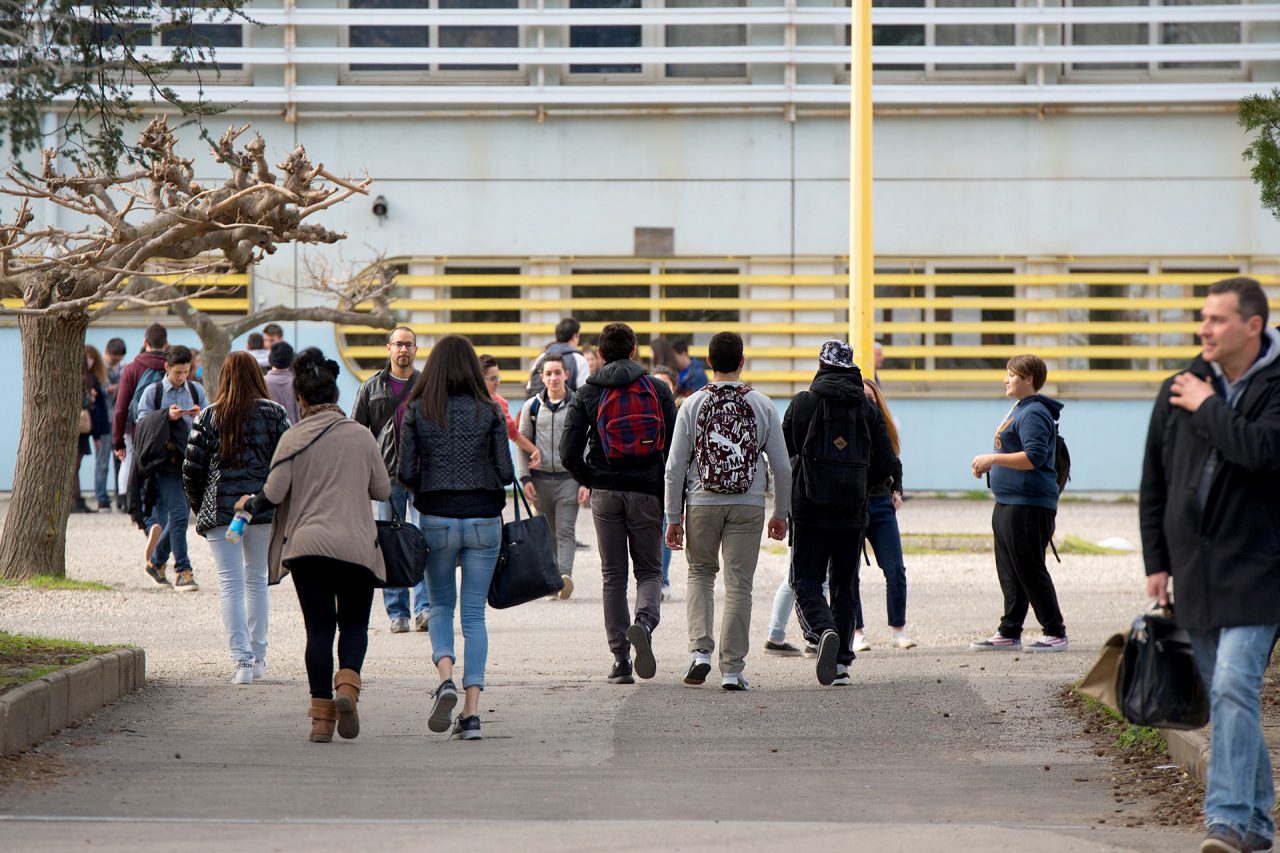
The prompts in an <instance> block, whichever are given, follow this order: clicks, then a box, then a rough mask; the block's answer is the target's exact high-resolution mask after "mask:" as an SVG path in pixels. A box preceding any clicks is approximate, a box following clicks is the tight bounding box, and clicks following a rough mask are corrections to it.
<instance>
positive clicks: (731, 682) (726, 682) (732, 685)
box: [720, 672, 751, 690]
mask: <svg viewBox="0 0 1280 853" xmlns="http://www.w3.org/2000/svg"><path fill="white" fill-rule="evenodd" d="M720 686H721V687H723V688H724V689H725V690H750V689H751V685H750V684H747V680H746V679H745V678H743V677H742V673H740V672H726V673H725V674H724V678H722V679H721V680H720Z"/></svg>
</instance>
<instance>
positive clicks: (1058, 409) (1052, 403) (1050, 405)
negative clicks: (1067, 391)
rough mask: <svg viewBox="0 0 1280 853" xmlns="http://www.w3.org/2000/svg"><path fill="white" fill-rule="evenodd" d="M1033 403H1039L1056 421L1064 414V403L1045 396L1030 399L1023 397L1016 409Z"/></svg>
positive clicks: (1034, 395) (1032, 396)
mask: <svg viewBox="0 0 1280 853" xmlns="http://www.w3.org/2000/svg"><path fill="white" fill-rule="evenodd" d="M1032 403H1039V404H1041V405H1042V406H1044V407H1045V408H1046V409H1048V410H1049V415H1050V416H1051V417H1052V418H1053V419H1054V420H1055V421H1056V420H1057V419H1058V416H1059V415H1061V414H1062V403H1061V402H1059V401H1058V400H1055V399H1053V398H1052V397H1046V396H1045V395H1044V394H1032V395H1031V396H1030V397H1023V398H1022V399H1021V400H1019V401H1018V403H1017V405H1015V406H1014V408H1015V409H1020V408H1022V407H1023V406H1029V405H1031V404H1032Z"/></svg>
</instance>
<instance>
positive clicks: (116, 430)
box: [111, 350, 165, 450]
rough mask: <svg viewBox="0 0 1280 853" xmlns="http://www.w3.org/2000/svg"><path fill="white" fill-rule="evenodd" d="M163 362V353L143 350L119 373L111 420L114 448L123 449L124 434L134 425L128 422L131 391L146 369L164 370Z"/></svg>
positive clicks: (131, 431)
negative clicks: (114, 408)
mask: <svg viewBox="0 0 1280 853" xmlns="http://www.w3.org/2000/svg"><path fill="white" fill-rule="evenodd" d="M164 362H165V355H164V353H162V352H152V351H149V350H144V351H143V352H140V353H138V354H137V355H135V356H134V357H133V361H131V362H129V363H128V364H127V365H125V368H124V370H123V371H122V372H121V373H120V387H119V388H117V389H116V410H115V412H114V413H113V414H112V422H111V446H112V448H114V449H115V450H124V437H125V435H133V426H134V425H133V424H131V423H129V404H131V403H132V402H133V393H134V392H135V391H136V390H137V389H138V380H139V379H141V378H142V375H143V374H144V373H146V372H147V371H148V370H159V371H161V372H164V366H165V365H164Z"/></svg>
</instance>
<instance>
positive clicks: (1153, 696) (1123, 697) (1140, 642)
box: [1118, 604, 1209, 729]
mask: <svg viewBox="0 0 1280 853" xmlns="http://www.w3.org/2000/svg"><path fill="white" fill-rule="evenodd" d="M1118 681H1119V699H1120V713H1122V714H1124V718H1125V719H1126V720H1128V721H1129V722H1131V723H1134V724H1135V725H1139V726H1161V727H1162V728H1166V729H1198V728H1200V727H1201V726H1203V725H1204V724H1205V723H1207V722H1209V694H1208V692H1207V691H1206V690H1205V686H1204V683H1203V682H1202V681H1201V680H1200V671H1199V670H1198V669H1196V659H1195V655H1194V654H1193V653H1192V651H1191V638H1190V637H1188V636H1187V632H1186V631H1185V630H1183V629H1181V628H1179V627H1178V626H1177V624H1176V623H1175V622H1174V621H1173V605H1172V604H1170V605H1169V608H1168V609H1166V610H1162V611H1153V612H1148V613H1143V614H1142V615H1141V616H1139V617H1138V618H1137V619H1135V620H1133V628H1132V629H1131V630H1130V631H1129V638H1128V640H1127V641H1126V642H1125V645H1124V657H1123V658H1122V659H1121V661H1120V675H1119V679H1118Z"/></svg>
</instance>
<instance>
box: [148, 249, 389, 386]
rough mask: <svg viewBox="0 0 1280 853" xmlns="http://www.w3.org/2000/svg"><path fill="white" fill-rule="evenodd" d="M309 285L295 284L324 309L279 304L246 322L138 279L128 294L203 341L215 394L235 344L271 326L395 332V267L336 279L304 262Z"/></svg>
mask: <svg viewBox="0 0 1280 853" xmlns="http://www.w3.org/2000/svg"><path fill="white" fill-rule="evenodd" d="M306 268H307V271H308V279H309V280H308V282H307V283H305V284H302V283H299V284H297V285H295V287H296V289H297V290H298V291H299V293H306V294H309V295H312V296H318V297H320V298H321V299H322V300H323V302H324V303H325V304H321V305H309V306H303V307H294V306H290V305H285V304H283V303H277V304H275V305H269V306H267V307H265V308H261V309H259V310H257V311H254V312H252V313H250V314H247V315H245V316H243V317H234V318H230V319H226V318H218V317H215V316H213V315H211V314H208V313H206V312H204V311H201V310H200V309H199V308H196V307H195V306H194V305H192V304H191V302H190V297H189V296H187V295H184V293H183V292H182V291H181V290H180V289H179V288H177V287H174V286H173V285H171V284H166V283H162V282H160V281H157V280H156V279H154V278H148V277H143V276H139V277H137V281H136V283H135V284H132V285H131V287H130V289H131V290H132V291H133V292H136V293H138V294H139V303H140V304H142V305H157V304H168V305H171V306H172V311H173V313H174V314H176V315H177V316H178V318H179V319H181V320H182V322H183V323H185V324H186V325H187V326H188V327H189V328H191V329H192V330H193V331H194V332H195V333H196V334H197V335H199V336H200V347H201V350H200V355H201V360H202V363H203V369H204V373H203V377H204V385H205V388H206V389H207V390H208V391H209V393H210V394H211V395H212V393H213V391H214V389H216V388H217V387H218V374H219V373H220V372H221V370H222V363H223V362H224V361H225V360H226V358H227V355H228V353H230V352H231V344H232V343H233V342H234V341H235V339H236V338H238V337H240V336H241V335H243V334H245V333H246V332H249V331H252V330H254V329H257V328H259V327H261V326H263V325H265V324H267V323H287V322H292V321H295V320H304V321H313V322H322V323H353V324H359V325H361V326H372V327H374V328H382V329H391V328H394V327H395V325H396V318H395V316H394V315H393V314H392V313H391V309H390V305H389V303H388V297H389V296H390V294H391V291H392V289H393V288H394V287H395V276H396V271H395V268H394V267H392V266H389V265H388V264H386V263H385V262H383V260H382V259H381V258H379V259H378V260H377V261H375V262H374V263H372V264H369V265H368V266H366V267H365V268H364V269H363V270H362V271H360V272H357V273H355V274H354V275H348V276H343V277H337V276H335V275H334V274H333V272H332V269H331V268H330V267H329V266H328V265H327V264H324V263H323V262H312V261H308V262H307V263H306Z"/></svg>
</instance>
